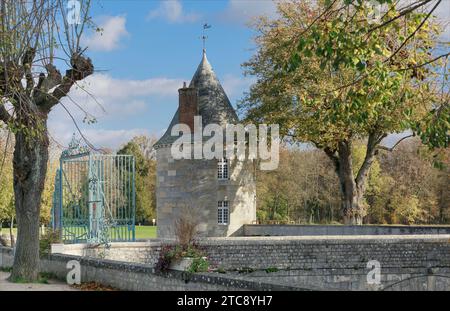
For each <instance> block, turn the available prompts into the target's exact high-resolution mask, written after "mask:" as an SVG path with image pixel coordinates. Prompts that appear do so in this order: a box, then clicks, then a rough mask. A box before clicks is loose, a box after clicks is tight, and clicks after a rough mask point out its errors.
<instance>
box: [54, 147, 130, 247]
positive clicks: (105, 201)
mask: <svg viewBox="0 0 450 311" xmlns="http://www.w3.org/2000/svg"><path fill="white" fill-rule="evenodd" d="M134 178H135V160H134V157H133V156H130V155H113V154H97V153H92V152H90V151H89V150H88V149H87V148H83V147H80V144H79V141H77V140H75V139H72V142H71V144H70V146H69V149H67V150H65V151H64V152H63V153H62V155H61V158H60V167H59V169H58V171H57V174H56V178H55V192H54V194H53V210H52V224H53V228H54V229H55V230H59V231H60V233H61V238H62V240H63V242H65V243H84V242H87V243H108V242H110V241H134V240H135V214H136V210H135V205H136V202H135V179H134Z"/></svg>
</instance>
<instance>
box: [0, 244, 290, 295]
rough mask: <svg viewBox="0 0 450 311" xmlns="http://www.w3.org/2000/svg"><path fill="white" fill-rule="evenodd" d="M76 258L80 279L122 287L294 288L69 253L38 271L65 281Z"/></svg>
mask: <svg viewBox="0 0 450 311" xmlns="http://www.w3.org/2000/svg"><path fill="white" fill-rule="evenodd" d="M71 260H76V261H78V262H79V263H80V267H81V281H82V282H83V283H86V282H97V283H100V284H103V285H108V286H112V287H114V288H117V289H121V290H135V291H145V290H151V291H153V290H158V291H193V290H194V291H208V290H215V291H228V290H233V291H236V290H295V288H293V287H289V286H284V285H275V284H264V283H261V282H255V281H252V280H239V279H235V278H227V277H225V276H222V275H211V274H205V273H198V274H186V273H182V272H179V271H169V272H167V273H164V274H160V273H155V271H154V269H153V267H151V266H149V265H145V264H138V263H130V262H121V261H114V260H108V259H103V258H90V257H82V256H75V255H68V254H52V255H51V256H49V257H47V258H43V259H42V258H41V260H40V271H41V272H47V273H52V274H54V275H55V276H56V277H58V278H59V279H61V280H65V279H66V277H67V273H68V272H69V271H70V269H71V268H67V263H68V262H69V261H71ZM12 264H13V251H12V249H11V248H6V247H0V268H1V267H3V268H5V267H11V266H12ZM1 290H2V289H1V288H0V291H1Z"/></svg>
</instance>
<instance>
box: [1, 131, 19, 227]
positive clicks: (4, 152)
mask: <svg viewBox="0 0 450 311" xmlns="http://www.w3.org/2000/svg"><path fill="white" fill-rule="evenodd" d="M10 140H11V137H9V139H8V137H7V134H6V133H5V132H4V131H2V130H1V129H0V222H5V221H6V222H8V223H9V222H10V221H11V219H13V218H15V215H16V212H15V209H14V188H13V167H12V152H13V144H12V143H11V141H10ZM7 143H8V144H7Z"/></svg>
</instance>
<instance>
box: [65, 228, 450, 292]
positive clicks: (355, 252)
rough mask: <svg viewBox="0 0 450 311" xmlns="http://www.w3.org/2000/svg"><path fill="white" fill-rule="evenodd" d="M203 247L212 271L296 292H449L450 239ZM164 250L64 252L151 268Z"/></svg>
mask: <svg viewBox="0 0 450 311" xmlns="http://www.w3.org/2000/svg"><path fill="white" fill-rule="evenodd" d="M166 243H169V242H168V241H166ZM199 244H200V246H201V247H203V248H204V250H205V252H206V253H207V255H208V258H209V261H210V262H211V264H212V265H213V266H215V267H217V268H220V270H226V271H227V273H226V276H227V277H229V278H235V279H237V280H247V281H249V280H252V281H255V282H263V283H270V284H273V285H277V286H288V287H294V288H297V289H331V290H343V289H346V290H352V289H358V290H374V289H386V290H387V289H417V290H420V289H433V288H434V289H437V288H439V289H446V290H450V235H434V236H433V235H426V236H421V235H415V236H410V235H403V236H341V237H339V236H323V237H320V236H317V237H264V238H263V237H248V238H244V237H240V238H208V239H203V240H201V241H200V242H199ZM160 249H161V242H159V241H157V240H154V241H150V242H139V243H113V244H112V246H111V247H110V248H109V249H101V248H96V249H95V248H87V247H86V246H85V245H65V246H63V249H62V250H60V252H64V253H70V254H75V255H83V256H93V257H102V258H107V259H110V260H120V261H132V262H137V263H144V264H148V265H150V266H152V265H153V264H154V263H155V262H156V260H157V258H158V254H159V251H160ZM371 260H377V261H378V262H379V263H380V265H381V280H382V285H380V286H375V285H369V284H368V283H367V273H368V272H369V271H370V269H368V268H367V263H368V262H369V261H371ZM236 270H240V271H239V272H236ZM243 272H245V273H243Z"/></svg>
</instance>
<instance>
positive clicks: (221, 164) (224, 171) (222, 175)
mask: <svg viewBox="0 0 450 311" xmlns="http://www.w3.org/2000/svg"><path fill="white" fill-rule="evenodd" d="M217 178H218V179H219V180H226V179H228V160H227V159H225V158H223V159H220V160H219V161H218V162H217Z"/></svg>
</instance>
